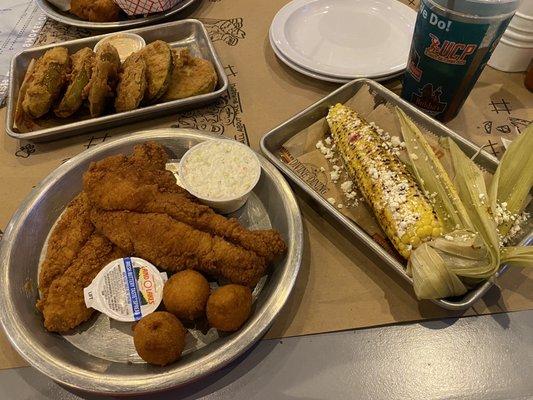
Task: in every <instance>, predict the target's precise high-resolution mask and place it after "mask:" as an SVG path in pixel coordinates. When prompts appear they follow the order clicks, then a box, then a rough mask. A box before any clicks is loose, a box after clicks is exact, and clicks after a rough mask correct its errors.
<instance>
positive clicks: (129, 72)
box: [115, 52, 146, 112]
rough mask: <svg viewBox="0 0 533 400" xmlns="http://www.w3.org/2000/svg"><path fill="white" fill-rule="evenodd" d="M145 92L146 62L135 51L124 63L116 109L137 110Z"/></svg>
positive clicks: (118, 110) (118, 87)
mask: <svg viewBox="0 0 533 400" xmlns="http://www.w3.org/2000/svg"><path fill="white" fill-rule="evenodd" d="M145 92H146V62H145V61H144V58H143V57H142V55H141V54H140V53H139V52H137V53H133V54H131V55H130V56H129V57H128V58H126V60H125V61H124V63H123V64H122V69H121V72H120V80H119V82H118V86H117V97H115V110H117V112H122V111H130V110H135V109H136V108H137V107H139V104H140V103H141V101H142V99H143V97H144V93H145Z"/></svg>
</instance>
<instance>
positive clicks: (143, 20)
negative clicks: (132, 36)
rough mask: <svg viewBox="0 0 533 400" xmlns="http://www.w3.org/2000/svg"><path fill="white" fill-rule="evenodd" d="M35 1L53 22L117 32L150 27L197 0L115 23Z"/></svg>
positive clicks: (42, 1) (186, 0)
mask: <svg viewBox="0 0 533 400" xmlns="http://www.w3.org/2000/svg"><path fill="white" fill-rule="evenodd" d="M35 1H36V2H37V5H38V6H39V8H40V9H41V10H42V11H43V13H45V14H46V16H47V17H49V18H52V19H53V20H56V21H58V22H61V23H63V24H67V25H72V26H77V27H78V28H86V29H102V30H107V31H116V30H121V29H130V28H135V27H138V26H142V25H149V24H152V23H154V22H156V21H160V20H162V19H165V18H167V17H170V16H171V15H174V14H176V13H178V12H180V11H182V10H184V9H185V8H187V7H188V6H190V5H191V4H192V3H194V2H195V1H196V0H182V1H180V2H179V3H178V4H176V5H175V6H174V7H172V8H171V9H170V10H167V11H164V12H160V13H155V14H151V15H148V16H146V17H138V18H131V19H126V20H121V21H114V22H91V21H84V20H82V19H80V18H78V17H77V16H75V15H73V14H70V13H68V12H64V11H60V10H58V9H57V8H56V7H54V5H53V4H50V3H49V2H48V1H47V0H35Z"/></svg>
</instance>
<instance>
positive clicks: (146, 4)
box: [115, 0, 182, 15]
mask: <svg viewBox="0 0 533 400" xmlns="http://www.w3.org/2000/svg"><path fill="white" fill-rule="evenodd" d="M180 1H182V0H115V2H116V3H117V4H118V6H119V7H120V8H122V9H123V10H124V12H125V13H126V14H128V15H146V14H152V13H157V12H162V11H167V10H169V9H171V8H172V7H174V6H175V5H176V4H178V3H179V2H180Z"/></svg>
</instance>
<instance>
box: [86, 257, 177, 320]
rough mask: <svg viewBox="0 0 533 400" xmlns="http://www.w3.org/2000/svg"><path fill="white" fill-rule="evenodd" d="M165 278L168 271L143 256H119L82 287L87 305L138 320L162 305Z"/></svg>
mask: <svg viewBox="0 0 533 400" xmlns="http://www.w3.org/2000/svg"><path fill="white" fill-rule="evenodd" d="M166 280H167V274H166V273H165V272H159V270H158V269H157V268H156V267H155V266H154V265H152V264H150V263H149V262H148V261H146V260H143V259H142V258H137V257H124V258H119V259H117V260H114V261H111V262H110V263H109V264H107V265H106V266H105V267H104V268H103V269H102V270H101V271H100V272H99V273H98V275H96V277H95V278H94V279H93V281H92V282H91V284H90V285H89V286H87V287H86V288H85V289H83V297H84V299H85V305H86V306H87V307H89V308H94V309H95V310H98V311H100V312H102V313H104V314H106V315H107V316H108V317H110V318H112V319H115V320H117V321H122V322H133V321H138V320H140V319H141V318H142V317H144V316H145V315H148V314H150V313H153V312H154V311H155V310H156V309H157V307H159V304H160V303H161V300H162V299H163V286H164V284H165V281H166Z"/></svg>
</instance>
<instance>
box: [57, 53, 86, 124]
mask: <svg viewBox="0 0 533 400" xmlns="http://www.w3.org/2000/svg"><path fill="white" fill-rule="evenodd" d="M94 59H95V54H94V52H93V51H92V50H91V49H90V48H88V47H84V48H83V49H80V50H78V51H77V52H76V53H74V54H73V55H72V57H71V60H72V73H71V74H70V83H69V85H68V87H67V90H66V91H65V94H64V95H63V98H62V99H61V102H60V103H59V104H58V106H57V107H56V108H55V110H54V113H55V115H57V116H58V117H60V118H67V117H70V116H71V115H72V114H74V113H75V112H76V111H77V110H78V109H79V108H80V107H81V104H82V103H83V97H84V89H85V86H87V84H88V83H89V80H90V79H91V75H92V72H93V66H94Z"/></svg>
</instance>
